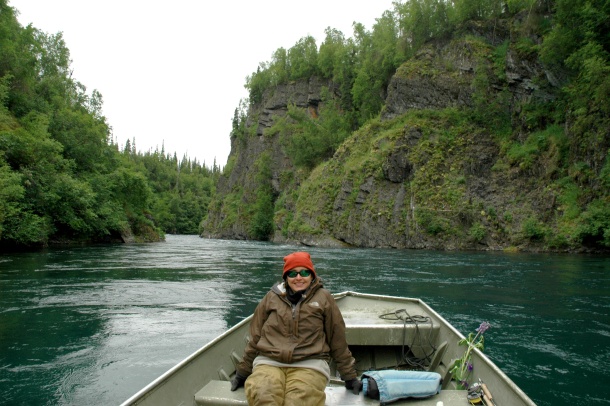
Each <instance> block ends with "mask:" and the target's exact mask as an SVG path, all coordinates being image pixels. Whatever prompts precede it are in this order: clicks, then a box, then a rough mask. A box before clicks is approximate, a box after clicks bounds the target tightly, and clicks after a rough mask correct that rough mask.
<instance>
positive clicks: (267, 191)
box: [250, 153, 274, 241]
mask: <svg viewBox="0 0 610 406" xmlns="http://www.w3.org/2000/svg"><path fill="white" fill-rule="evenodd" d="M271 178H272V172H271V155H269V154H268V153H263V154H262V155H261V156H260V157H259V158H258V160H257V161H256V184H257V185H258V188H257V190H256V201H255V202H254V206H253V211H254V213H253V215H252V220H251V222H250V234H251V235H252V237H253V238H254V239H256V240H263V241H264V240H268V239H269V237H270V236H271V235H272V233H273V216H274V202H273V200H274V196H273V188H272V186H271Z"/></svg>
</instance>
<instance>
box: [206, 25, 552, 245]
mask: <svg viewBox="0 0 610 406" xmlns="http://www.w3.org/2000/svg"><path fill="white" fill-rule="evenodd" d="M469 29H470V30H471V31H472V32H474V33H476V34H477V35H479V36H480V37H482V38H487V41H486V40H483V39H481V40H475V39H472V37H464V38H469V39H458V40H451V41H449V40H448V41H445V42H436V43H433V44H429V45H428V46H426V47H425V48H424V49H422V50H421V51H420V52H419V53H418V55H417V56H416V57H415V58H413V59H412V60H410V61H408V62H406V63H404V64H403V65H402V66H401V67H400V68H399V69H398V70H397V72H396V74H395V75H394V77H393V78H392V79H391V82H390V85H389V86H388V89H387V99H386V104H385V107H384V109H383V111H382V113H381V124H380V125H379V131H385V130H387V128H389V127H384V125H386V124H387V125H388V126H389V125H390V123H394V122H396V120H401V117H403V116H404V115H405V114H407V113H409V112H413V111H424V110H425V111H430V110H443V109H451V108H453V109H455V110H456V111H459V110H460V109H464V108H469V107H472V106H473V105H474V104H475V103H476V96H477V93H476V92H477V91H480V89H481V86H480V85H478V84H477V80H478V78H479V77H480V73H481V72H491V71H492V70H493V69H497V67H496V68H494V66H493V64H492V63H491V62H490V60H491V54H492V45H493V44H496V45H497V44H501V43H502V42H503V41H504V40H505V39H508V29H506V28H502V27H496V28H495V31H494V32H493V33H491V32H490V31H489V30H488V31H486V30H485V29H484V28H482V27H476V26H472V27H470V28H469ZM505 60H506V63H505V66H504V67H503V75H501V76H504V77H505V80H504V82H503V83H499V82H498V83H494V82H493V81H492V82H490V83H487V84H486V89H487V91H489V92H498V94H501V93H502V92H504V93H505V94H506V96H505V97H506V98H507V100H508V103H509V104H510V106H511V108H512V109H513V110H514V111H516V110H518V109H519V108H520V107H519V106H521V105H522V103H524V102H526V101H528V100H531V99H532V98H538V99H540V100H550V99H552V93H553V89H554V87H555V86H557V85H558V81H557V79H556V78H555V76H554V75H553V74H552V73H550V72H548V71H545V69H544V68H543V67H542V65H541V64H540V63H539V62H538V61H537V60H536V59H528V58H527V56H526V57H524V56H520V55H518V54H517V53H516V52H514V51H512V50H511V49H510V48H509V49H508V50H507V55H506V58H505ZM486 77H488V78H489V77H493V78H497V77H498V75H497V74H495V75H487V76H486ZM496 80H497V79H496ZM323 88H329V89H331V91H332V89H333V84H332V83H329V82H324V81H322V80H320V79H317V78H311V79H310V80H308V81H299V82H295V83H290V84H286V85H281V86H278V87H277V88H275V89H273V90H272V91H268V92H267V93H266V94H265V95H264V97H263V101H262V102H261V103H260V104H258V105H255V106H251V108H250V111H249V112H248V123H247V126H248V128H251V129H254V131H252V133H251V134H250V135H249V136H247V137H243V138H241V139H239V138H233V139H232V146H231V154H230V157H229V164H228V165H227V166H231V167H230V169H229V170H227V171H226V172H227V173H225V175H223V177H222V178H221V179H220V181H219V184H218V189H217V195H218V196H217V200H216V202H214V203H213V204H211V205H210V211H209V214H208V217H207V218H206V219H205V221H204V224H203V229H204V232H203V234H202V236H204V237H212V238H229V239H246V238H248V221H249V215H248V214H247V213H245V212H246V211H247V208H248V207H250V206H251V205H252V204H253V202H254V201H255V195H256V188H257V183H256V181H255V179H254V173H255V172H256V167H257V160H260V159H261V156H263V155H264V154H267V155H268V156H269V157H270V162H271V172H272V185H273V188H274V196H275V197H276V198H277V199H279V200H278V201H280V203H279V204H278V201H276V207H275V210H276V215H275V219H274V223H275V227H276V230H275V233H274V235H273V240H274V241H276V242H292V243H300V244H305V245H322V246H342V245H351V246H358V247H394V248H430V249H503V248H506V247H510V246H515V245H519V244H520V242H519V241H520V240H519V238H518V236H516V234H518V232H517V231H516V230H521V228H522V224H523V222H524V221H525V220H526V218H528V216H530V215H533V213H537V214H540V213H552V212H553V210H554V209H556V207H555V206H554V203H553V202H554V195H553V192H552V191H550V190H545V189H544V188H543V187H541V184H540V183H539V182H538V179H539V178H540V177H542V178H543V177H544V176H546V175H545V173H544V169H543V168H542V169H541V168H530V169H528V170H521V169H519V168H513V167H510V165H506V164H505V163H503V162H502V161H501V160H499V157H500V146H499V144H498V142H497V141H496V140H495V139H494V137H493V136H492V135H491V134H487V133H484V132H481V131H479V130H478V129H476V127H473V130H472V133H470V132H468V130H466V131H464V133H463V134H460V138H459V140H451V141H450V142H449V141H447V142H446V141H443V140H442V126H443V125H450V124H443V123H439V124H438V126H440V127H439V128H440V130H435V131H430V129H429V128H427V127H420V126H418V125H412V124H409V123H405V124H404V125H403V129H402V130H401V131H400V132H399V133H396V131H393V132H391V135H387V136H379V134H380V133H376V132H375V129H374V128H365V129H361V130H359V131H358V132H356V133H355V134H354V135H353V136H352V137H351V138H350V139H349V140H347V141H346V142H345V143H344V145H342V147H341V148H340V149H339V150H338V151H337V153H336V154H335V156H334V157H333V159H332V160H331V161H329V162H327V163H326V164H324V165H321V167H319V168H316V169H315V170H314V171H313V172H312V173H302V172H300V171H298V170H297V169H295V168H294V166H293V164H292V162H291V159H290V157H289V156H287V155H286V154H285V153H284V151H283V149H282V144H281V137H282V136H289V135H286V134H284V135H282V134H280V133H274V132H272V131H270V129H271V128H272V127H273V124H274V123H275V122H276V121H277V120H278V119H279V118H281V117H285V116H286V113H287V111H288V106H289V105H295V106H297V107H299V108H301V109H304V110H306V111H308V112H309V114H310V115H311V116H312V117H315V116H316V114H317V111H318V108H319V105H320V103H321V100H322V97H321V93H322V89H323ZM477 89H478V90H477ZM507 90H508V93H507ZM457 116H459V113H458V114H457ZM429 122H430V121H428V123H429ZM461 125H463V123H462V124H461ZM388 134H390V132H388ZM363 145H364V147H363ZM358 148H360V149H362V148H364V149H367V151H368V153H367V155H366V156H364V157H363V158H360V159H359V160H358V161H356V162H362V163H361V164H358V165H354V164H353V163H352V162H355V161H354V155H355V154H356V150H357V149H358ZM430 148H432V149H430ZM348 163H350V164H349V165H348ZM537 177H538V178H537ZM231 205H233V208H232V209H229V206H231ZM235 206H237V207H238V209H237V210H236V209H235ZM523 206H526V207H525V208H524V207H523ZM239 207H243V211H244V212H243V213H241V214H239ZM236 212H237V213H238V214H237V215H236V214H235V213H236ZM534 249H535V247H534Z"/></svg>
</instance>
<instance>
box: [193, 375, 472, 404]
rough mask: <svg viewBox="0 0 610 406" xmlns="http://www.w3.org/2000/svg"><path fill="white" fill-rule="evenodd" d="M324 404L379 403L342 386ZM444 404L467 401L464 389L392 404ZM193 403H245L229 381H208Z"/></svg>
mask: <svg viewBox="0 0 610 406" xmlns="http://www.w3.org/2000/svg"><path fill="white" fill-rule="evenodd" d="M325 392H326V403H325V404H326V405H327V406H333V405H376V406H378V405H379V401H378V400H373V399H370V398H367V397H366V396H364V395H363V394H362V393H360V394H359V395H354V394H353V393H352V392H351V391H348V390H346V389H345V387H343V386H327V387H326V390H325ZM440 401H442V402H444V404H445V405H461V404H465V403H467V399H466V391H463V390H462V391H457V390H443V391H441V393H440V394H438V395H435V396H432V397H430V398H427V399H407V400H404V401H398V402H396V403H393V405H394V404H399V405H400V404H404V405H416V406H436V404H437V402H440ZM195 404H197V405H198V406H231V405H235V406H237V405H247V404H248V401H247V400H246V393H245V392H244V388H239V389H237V390H236V391H235V392H231V383H230V382H229V381H215V380H214V381H210V382H208V384H207V385H205V386H204V387H203V388H201V389H200V390H199V392H197V393H196V394H195Z"/></svg>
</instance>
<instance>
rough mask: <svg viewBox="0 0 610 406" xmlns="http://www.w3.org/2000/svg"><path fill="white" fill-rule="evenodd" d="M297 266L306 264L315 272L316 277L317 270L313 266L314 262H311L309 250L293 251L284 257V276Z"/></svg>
mask: <svg viewBox="0 0 610 406" xmlns="http://www.w3.org/2000/svg"><path fill="white" fill-rule="evenodd" d="M297 266H304V267H305V268H307V269H309V270H310V271H311V272H313V276H314V278H315V277H316V270H315V269H314V267H313V262H311V256H310V255H309V253H308V252H293V253H292V254H289V255H286V256H285V257H284V272H283V273H282V277H284V276H285V275H286V272H288V271H291V270H293V269H294V268H296V267H297Z"/></svg>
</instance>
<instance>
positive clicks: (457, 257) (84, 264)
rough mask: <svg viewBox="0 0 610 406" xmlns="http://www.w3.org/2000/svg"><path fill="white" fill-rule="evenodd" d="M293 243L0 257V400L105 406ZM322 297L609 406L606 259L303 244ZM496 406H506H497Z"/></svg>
mask: <svg viewBox="0 0 610 406" xmlns="http://www.w3.org/2000/svg"><path fill="white" fill-rule="evenodd" d="M302 249H303V247H295V246H289V245H278V244H271V243H260V242H246V241H226V240H207V239H201V238H199V237H196V236H173V235H168V236H167V240H166V242H162V243H152V244H132V245H110V246H108V245H100V246H88V247H70V248H51V249H47V250H44V251H41V252H35V253H14V254H2V256H1V257H0V305H1V306H0V404H3V405H32V404H43V405H79V406H80V405H112V404H119V403H121V402H122V401H124V400H125V399H127V398H128V397H130V396H131V395H132V394H134V393H135V392H136V391H137V390H139V389H140V388H141V387H143V386H144V385H146V384H147V383H149V382H150V381H152V380H153V379H154V378H156V377H157V376H159V375H160V374H162V373H163V372H165V371H166V370H167V369H169V368H170V367H172V366H173V365H174V364H176V363H177V362H179V361H181V360H182V359H184V358H186V357H187V356H188V355H190V354H191V353H193V352H194V351H195V350H196V349H197V348H199V347H201V346H202V345H204V344H205V343H207V342H208V341H210V340H211V339H213V338H214V337H216V336H218V335H219V334H221V333H222V332H224V331H225V330H226V329H227V328H228V327H230V326H232V325H234V324H236V323H237V322H239V321H240V320H242V319H243V318H245V317H247V316H248V315H249V314H250V313H251V312H252V311H253V310H254V308H255V306H256V304H257V303H258V301H259V300H260V299H261V298H262V296H263V295H264V294H265V293H266V291H267V290H268V288H269V287H270V286H271V285H272V283H273V282H274V281H276V280H277V279H279V278H280V275H281V269H282V257H283V256H284V255H286V254H288V253H290V252H292V251H294V250H302ZM308 250H309V252H310V253H311V254H312V258H313V260H314V264H315V266H316V269H317V272H318V275H319V276H321V277H322V278H323V280H324V281H325V286H326V287H327V288H328V289H329V290H330V291H331V292H341V291H346V290H354V291H359V292H366V293H375V294H384V295H395V296H408V297H419V298H421V299H423V300H424V301H426V302H427V303H428V304H429V305H431V306H432V307H433V308H434V309H435V310H436V311H438V312H439V313H440V314H441V315H442V316H443V317H444V318H445V319H447V320H448V321H449V322H450V323H452V324H453V325H454V326H456V327H457V328H458V330H460V331H461V332H462V333H464V334H465V335H467V334H468V333H469V332H471V331H474V329H476V328H477V327H478V326H479V324H480V323H481V322H482V321H488V322H489V323H491V328H490V329H489V330H488V331H487V333H486V334H485V345H486V348H485V353H486V354H487V355H488V356H489V357H490V358H491V359H492V360H493V361H494V362H495V363H496V364H497V365H498V366H500V367H501V368H502V369H503V370H504V371H505V372H506V373H507V375H508V376H509V377H511V379H512V380H513V381H515V382H516V383H517V384H518V385H519V386H520V387H521V388H522V389H523V390H524V391H525V392H526V393H527V394H528V395H529V396H530V397H531V398H532V399H533V400H534V401H535V402H536V403H537V404H538V405H553V406H561V405H592V404H596V405H599V404H610V389H609V387H608V378H607V377H608V371H609V370H610V257H607V256H588V255H557V254H552V255H551V254H523V253H517V254H512V253H511V254H508V253H489V252H438V251H412V250H382V249H330V248H310V249H308ZM500 406H510V405H500Z"/></svg>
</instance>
